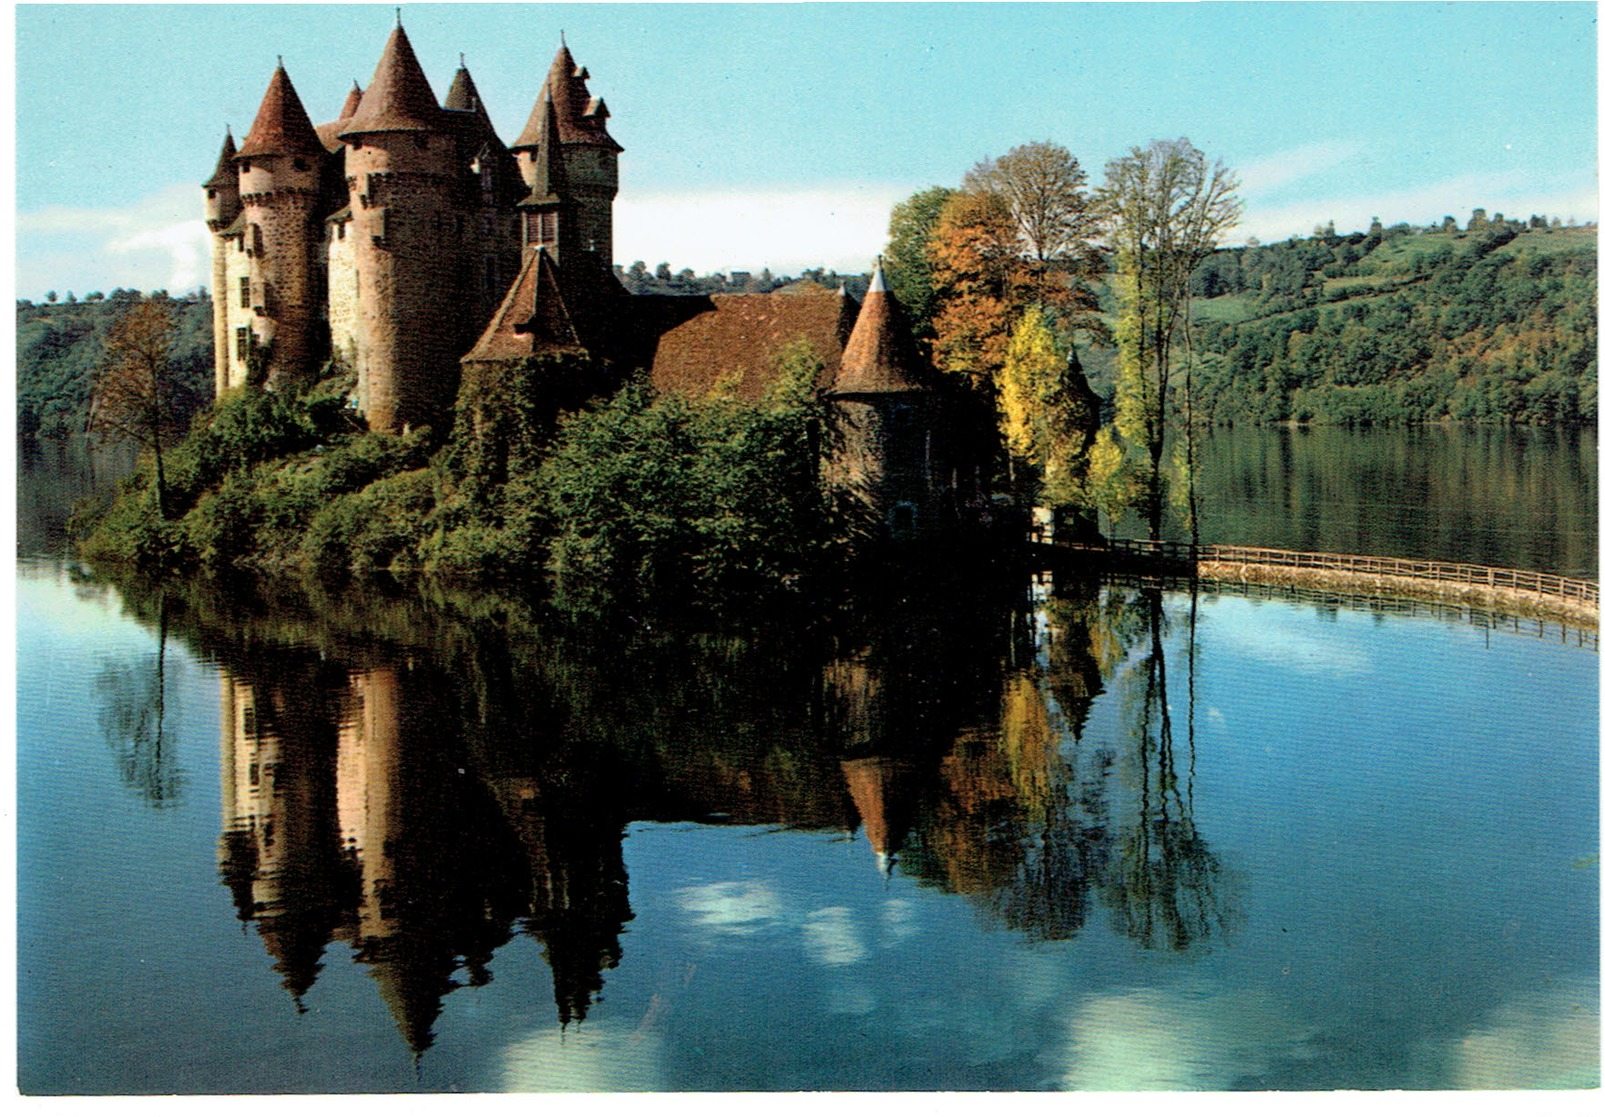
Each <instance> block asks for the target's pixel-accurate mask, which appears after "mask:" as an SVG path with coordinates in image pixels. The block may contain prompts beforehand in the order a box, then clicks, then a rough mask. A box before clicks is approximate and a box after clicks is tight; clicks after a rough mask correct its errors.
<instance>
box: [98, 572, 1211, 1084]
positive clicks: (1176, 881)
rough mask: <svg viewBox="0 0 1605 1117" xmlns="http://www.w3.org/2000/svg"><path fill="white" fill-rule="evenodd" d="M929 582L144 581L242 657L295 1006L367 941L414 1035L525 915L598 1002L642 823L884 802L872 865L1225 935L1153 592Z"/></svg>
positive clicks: (485, 971) (150, 593)
mask: <svg viewBox="0 0 1605 1117" xmlns="http://www.w3.org/2000/svg"><path fill="white" fill-rule="evenodd" d="M911 581H912V580H911ZM908 584H911V583H904V584H901V585H898V586H895V587H886V586H882V587H872V588H870V592H866V594H865V596H864V598H863V599H862V600H860V601H859V602H858V603H856V604H855V606H854V608H853V609H852V610H851V611H849V612H846V613H844V614H843V616H842V617H841V618H837V619H833V620H830V621H828V622H826V623H820V624H816V625H813V626H811V627H807V628H804V629H802V630H800V631H801V634H800V635H799V629H798V628H797V627H795V626H794V625H792V624H789V623H785V619H781V620H780V621H779V622H775V623H771V622H770V621H767V620H764V619H760V620H756V621H748V622H745V623H741V624H730V625H727V626H726V627H725V628H724V629H722V630H720V631H719V632H717V633H709V632H708V631H706V630H705V629H704V630H690V629H686V628H683V627H676V626H675V625H672V624H663V625H659V624H639V623H628V624H623V625H621V626H618V627H616V628H610V627H609V626H608V625H607V624H605V623H601V622H592V623H587V624H585V625H577V624H573V623H569V622H566V621H564V620H563V619H561V618H557V617H554V616H549V615H544V614H542V613H540V612H539V611H538V610H537V609H535V608H534V607H532V606H529V605H527V604H523V603H520V602H517V601H512V600H502V599H497V598H493V597H490V596H487V595H485V594H483V593H481V594H475V595H471V596H455V595H453V594H451V593H449V592H447V591H440V592H439V593H438V594H437V595H436V597H435V599H434V600H432V601H431V602H430V603H429V604H428V605H426V604H425V603H424V600H423V598H421V597H420V596H418V595H409V596H405V597H394V598H390V599H380V600H376V599H374V598H373V597H372V596H370V595H364V594H361V593H358V592H357V591H356V590H354V589H348V590H346V591H345V592H343V593H341V594H339V595H338V596H331V595H328V594H325V593H323V592H322V591H318V590H316V589H312V590H309V591H307V592H305V593H301V592H294V593H292V592H290V591H287V590H284V589H283V588H282V587H280V588H277V589H273V590H271V591H269V590H258V591H253V592H251V593H245V594H240V593H234V592H229V593H225V592H223V591H221V590H219V589H218V588H216V587H208V586H205V585H203V584H194V585H190V586H187V587H182V588H174V587H169V588H168V589H167V590H165V591H163V590H159V589H145V588H141V587H139V586H128V587H124V595H125V599H126V600H127V601H128V602H129V603H130V608H131V609H132V610H133V611H134V612H135V613H136V614H138V615H141V616H143V617H144V618H145V619H146V620H147V621H148V622H150V623H153V624H156V625H158V626H161V627H162V628H163V631H164V633H165V629H166V627H167V626H168V625H169V624H170V625H171V627H172V628H173V629H174V631H175V632H177V633H178V634H179V635H180V636H181V637H182V638H183V639H184V640H185V641H186V642H187V643H188V644H189V645H190V646H191V648H192V650H194V651H195V652H196V653H197V654H198V655H199V656H201V657H202V658H204V659H206V660H209V661H211V662H213V663H216V664H217V665H218V674H219V678H220V686H221V705H222V710H223V717H222V726H223V729H222V740H221V742H220V745H221V750H222V757H223V765H222V767H223V773H224V777H223V784H224V786H223V793H224V794H223V798H224V825H223V834H222V837H221V840H220V844H219V868H220V873H221V877H222V880H223V882H224V883H225V884H226V885H227V886H228V888H229V889H230V891H231V892H232V893H233V896H234V900H235V905H236V909H237V911H238V914H239V917H240V919H241V920H242V921H245V922H246V923H249V924H254V925H255V927H256V929H257V931H258V933H259V935H260V936H261V938H262V941H263V943H264V945H265V946H266V947H267V949H268V951H269V952H270V954H271V955H272V956H273V958H274V960H275V968H276V969H277V970H278V972H279V973H280V975H281V978H282V981H283V985H284V987H285V989H286V990H287V991H288V992H289V993H290V994H291V997H292V998H293V1000H294V1001H295V1003H296V1004H297V1005H300V1004H301V1003H302V1002H303V999H304V997H305V996H306V994H307V992H308V990H309V989H310V988H311V987H312V985H313V983H314V982H315V981H316V978H317V975H318V973H319V972H320V970H321V968H322V966H323V956H324V953H325V951H326V949H327V948H328V946H329V945H330V944H331V943H334V942H337V941H339V942H345V943H348V944H349V945H350V947H351V949H352V954H353V957H354V958H355V960H356V961H358V962H360V963H362V964H363V965H365V966H366V967H367V968H368V970H369V972H370V974H371V975H372V976H373V978H374V979H375V981H376V983H377V984H378V986H379V989H380V992H381V995H382V997H383V999H384V1001H385V1003H386V1004H387V1006H388V1007H389V1009H390V1011H391V1013H392V1015H393V1017H394V1018H395V1021H396V1024H397V1028H398V1030H399V1031H400V1032H401V1034H402V1036H403V1037H404V1038H405V1040H406V1042H407V1043H408V1044H409V1045H410V1046H411V1048H412V1049H413V1051H414V1052H420V1053H421V1052H422V1051H423V1050H425V1049H426V1048H427V1047H428V1046H429V1045H430V1043H431V1042H432V1040H433V1030H432V1029H433V1026H434V1023H435V1021H436V1020H437V1019H438V1016H439V1013H440V1010H441V1005H442V1001H443V998H444V997H446V996H447V995H448V994H449V993H450V992H451V991H452V990H453V989H455V988H459V987H462V986H464V985H469V986H472V985H481V984H484V983H486V982H488V981H490V980H491V976H492V974H491V964H492V961H493V958H494V955H495V953H496V951H497V950H499V949H500V948H501V947H502V946H504V945H505V944H506V943H508V942H509V941H510V940H511V939H512V937H513V936H514V935H528V936H532V937H534V938H536V939H538V940H539V941H540V942H541V944H542V946H543V949H544V953H545V957H546V959H547V962H548V963H549V966H550V969H551V973H552V983H553V998H554V1001H555V1003H556V1010H557V1018H558V1020H559V1021H560V1022H561V1023H562V1024H564V1025H567V1024H569V1023H571V1022H579V1021H582V1020H584V1019H585V1017H586V1015H587V1013H588V1012H589V1011H590V1009H591V1006H592V1005H593V1004H594V1003H595V1001H596V1000H597V998H598V996H599V994H600V992H601V990H602V987H603V981H604V978H603V975H604V974H605V972H606V971H607V970H609V969H611V968H613V967H614V966H616V965H617V964H618V963H619V961H620V959H621V956H622V952H621V946H620V935H621V933H622V930H623V927H624V925H625V923H627V922H628V921H629V920H630V919H632V918H633V914H632V912H631V909H630V902H629V886H628V881H627V879H626V873H625V861H624V848H623V842H624V834H625V828H626V826H627V825H628V824H630V823H631V822H634V821H644V820H650V821H679V820H689V821H694V822H699V823H704V824H710V825H720V824H726V825H729V824H734V825H765V826H775V825H778V826H783V827H787V828H791V829H797V830H811V831H822V832H834V833H842V832H847V833H860V832H861V833H862V836H863V838H864V839H865V840H866V841H867V843H868V845H869V847H870V849H871V851H872V852H873V854H874V860H875V863H876V865H877V867H878V868H879V870H880V871H881V872H883V873H886V874H893V873H897V874H900V875H903V876H906V877H908V878H910V879H912V880H914V881H916V882H918V883H920V884H922V885H926V886H930V887H935V888H937V889H940V890H943V891H946V892H949V893H952V894H956V895H958V896H962V897H963V898H964V899H965V900H966V901H967V902H968V903H970V904H972V905H973V906H974V907H975V908H976V909H977V910H978V911H979V912H980V913H982V914H983V916H984V918H986V919H988V920H990V921H996V922H998V923H1001V924H1002V925H1003V926H1005V927H1008V928H1010V929H1013V930H1014V931H1016V932H1017V933H1019V934H1021V935H1023V936H1025V937H1027V938H1029V939H1033V940H1067V939H1070V938H1073V937H1074V936H1076V935H1077V934H1078V933H1080V932H1081V931H1082V930H1083V928H1085V927H1086V925H1087V923H1088V921H1089V919H1090V918H1092V916H1093V914H1094V913H1095V911H1096V910H1097V909H1098V907H1099V904H1100V902H1101V904H1102V906H1103V907H1104V908H1106V909H1107V911H1108V913H1109V918H1110V920H1111V923H1112V925H1113V926H1114V927H1115V928H1116V929H1117V930H1119V931H1120V932H1121V933H1123V934H1126V935H1129V936H1131V937H1132V938H1133V939H1135V940H1136V941H1138V942H1140V943H1142V944H1143V945H1144V946H1147V947H1154V948H1164V949H1173V950H1185V949H1187V948H1188V947H1190V946H1192V945H1193V944H1195V943H1197V942H1199V941H1201V940H1203V939H1205V938H1207V937H1208V936H1209V935H1211V934H1213V933H1215V932H1216V931H1218V930H1219V929H1220V928H1221V926H1222V923H1223V922H1224V920H1223V916H1222V911H1221V907H1222V905H1221V903H1220V901H1219V899H1218V897H1217V891H1218V889H1217V887H1216V883H1215V881H1216V877H1217V875H1218V873H1219V866H1218V865H1217V863H1216V861H1215V859H1214V857H1213V856H1212V855H1211V854H1210V852H1209V850H1208V848H1207V846H1206V844H1205V843H1204V841H1203V839H1202V838H1201V836H1200V835H1199V834H1198V833H1197V830H1196V827H1195V826H1194V823H1193V814H1192V802H1191V788H1190V779H1186V780H1184V779H1183V778H1181V774H1180V773H1179V772H1178V763H1179V761H1178V755H1177V748H1176V746H1175V737H1176V731H1175V727H1174V726H1173V724H1172V716H1171V713H1170V709H1169V706H1170V703H1169V697H1170V696H1169V694H1168V689H1167V688H1168V680H1167V676H1166V652H1165V643H1164V639H1165V637H1166V635H1167V618H1166V616H1165V612H1164V606H1163V596H1162V594H1161V592H1160V591H1159V589H1157V588H1154V587H1140V588H1137V589H1129V588H1119V587H1111V586H1105V585H1100V584H1098V583H1096V582H1068V583H1064V584H1061V585H1058V586H1057V587H1053V588H1052V589H1051V591H1050V588H1049V587H1048V585H1047V583H1046V582H1043V581H1038V582H1035V583H1033V584H1032V585H1031V586H1030V587H1027V586H1026V584H1025V583H1024V581H1022V580H1019V579H1014V578H1004V577H999V578H994V579H991V580H988V581H982V582H976V583H972V584H969V585H967V586H965V587H964V588H963V589H962V590H960V591H958V592H955V591H954V590H953V589H952V588H951V587H947V588H944V587H940V586H937V587H934V588H932V589H931V591H930V592H926V593H912V592H909V590H908V589H907V585H908ZM913 584H917V583H913ZM1194 607H1196V602H1194ZM1192 624H1193V622H1192V614H1191V612H1190V613H1189V618H1188V655H1187V674H1188V687H1189V702H1188V708H1189V724H1188V726H1187V729H1186V736H1185V739H1186V741H1187V746H1186V750H1187V753H1188V756H1187V757H1186V763H1187V764H1188V765H1190V764H1191V759H1192V758H1191V748H1192V746H1191V739H1192V738H1191V725H1190V720H1191V719H1190V705H1191V704H1190V694H1191V677H1192V673H1193V666H1194V663H1193V650H1192V640H1191V636H1192ZM159 662H160V661H159V660H158V663H159ZM1108 687H1113V688H1114V689H1115V690H1116V691H1117V692H1118V697H1119V698H1120V699H1121V700H1122V701H1121V702H1120V703H1119V704H1118V709H1116V708H1115V707H1111V706H1109V704H1108V702H1107V701H1106V702H1105V703H1104V704H1102V705H1100V704H1099V702H1098V700H1099V698H1100V696H1103V695H1104V692H1105V690H1106V688H1108ZM108 693H111V691H108ZM1115 697H1116V696H1115V695H1111V696H1110V699H1114V698H1115ZM118 701H121V700H120V699H116V695H115V694H113V696H112V700H108V705H107V709H108V710H109V711H111V712H109V713H107V714H106V717H107V718H108V719H110V720H111V721H116V722H118V723H119V724H121V721H124V720H127V715H125V714H124V713H121V712H119V711H121V710H122V709H123V706H119V705H117V702H118ZM124 705H126V703H124ZM1095 707H1096V708H1097V709H1103V710H1105V713H1104V714H1101V715H1100V714H1097V713H1096V712H1095ZM158 710H159V706H158ZM1110 710H1115V712H1116V713H1117V714H1118V716H1116V717H1111V716H1109V711H1110ZM136 720H137V719H136ZM159 721H160V719H159V717H158V724H159ZM157 736H158V738H159V737H160V733H158V735H157ZM136 737H137V735H136ZM1089 737H1091V738H1094V739H1088V738H1089ZM140 739H143V738H140ZM1128 771H1129V772H1135V773H1136V776H1135V778H1133V779H1130V780H1127V779H1124V778H1117V776H1121V775H1122V774H1124V773H1126V772H1128ZM152 801H153V802H155V801H157V797H155V796H153V797H152Z"/></svg>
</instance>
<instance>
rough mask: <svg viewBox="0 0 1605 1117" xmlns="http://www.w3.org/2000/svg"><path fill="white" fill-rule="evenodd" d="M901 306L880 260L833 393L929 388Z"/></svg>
mask: <svg viewBox="0 0 1605 1117" xmlns="http://www.w3.org/2000/svg"><path fill="white" fill-rule="evenodd" d="M929 390H930V388H929V384H928V383H927V377H926V376H925V375H924V372H923V363H922V362H921V361H920V358H919V354H918V353H917V352H915V349H914V344H913V339H912V337H911V336H910V334H909V331H908V325H907V322H906V321H905V320H904V318H903V313H902V309H901V308H900V307H899V306H898V305H897V300H896V299H895V298H894V297H893V296H892V293H891V291H890V290H889V289H888V288H887V286H886V276H885V274H884V273H883V272H882V271H881V267H880V263H879V262H878V261H877V262H876V264H875V276H874V278H873V279H871V280H870V284H869V292H868V293H867V294H866V295H865V296H864V308H863V309H862V310H861V311H859V312H858V321H857V322H855V323H854V324H853V335H852V337H851V338H849V339H848V341H847V348H846V349H845V350H844V351H843V352H842V360H841V371H840V372H839V373H837V374H836V382H835V383H834V384H833V385H832V386H831V392H832V394H834V395H857V394H880V393H885V392H922V391H929Z"/></svg>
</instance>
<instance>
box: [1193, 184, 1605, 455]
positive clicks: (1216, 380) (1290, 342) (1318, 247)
mask: <svg viewBox="0 0 1605 1117" xmlns="http://www.w3.org/2000/svg"><path fill="white" fill-rule="evenodd" d="M1597 233H1598V230H1597V228H1596V227H1595V226H1584V227H1570V228H1558V227H1552V226H1550V225H1549V224H1548V223H1547V222H1546V221H1545V220H1544V219H1543V218H1538V217H1535V218H1533V219H1532V220H1531V221H1525V222H1524V221H1506V220H1505V219H1504V218H1503V217H1502V216H1501V215H1495V217H1493V218H1491V219H1490V218H1488V217H1486V216H1485V215H1484V213H1483V211H1481V210H1478V211H1476V212H1475V213H1474V214H1473V216H1472V219H1471V222H1470V224H1469V225H1468V226H1467V227H1466V228H1465V229H1460V228H1459V227H1457V225H1456V224H1455V223H1454V221H1453V220H1452V219H1448V218H1446V219H1445V221H1444V223H1443V224H1441V225H1438V226H1433V227H1430V228H1428V229H1420V228H1412V227H1411V226H1407V225H1396V226H1393V227H1392V228H1383V227H1382V225H1381V223H1380V222H1375V221H1374V222H1373V223H1372V225H1371V228H1370V230H1369V231H1368V232H1365V233H1353V234H1350V235H1347V236H1339V235H1337V234H1335V233H1334V232H1332V231H1331V229H1330V227H1328V228H1327V229H1326V230H1324V231H1321V232H1318V233H1317V235H1314V236H1311V237H1308V238H1300V237H1295V238H1293V239H1291V240H1288V241H1285V242H1282V243H1278V244H1274V245H1259V244H1254V243H1252V242H1251V243H1250V244H1249V245H1248V246H1247V247H1243V248H1233V249H1228V250H1225V251H1221V252H1217V253H1215V254H1214V255H1213V256H1211V257H1209V258H1208V259H1206V260H1205V261H1204V263H1203V264H1202V265H1201V266H1200V267H1199V268H1198V269H1197V271H1196V272H1195V273H1194V274H1193V277H1192V293H1193V296H1194V298H1195V300H1197V301H1195V303H1194V306H1195V308H1196V310H1197V314H1198V318H1199V319H1200V323H1199V325H1198V327H1197V328H1196V330H1195V344H1196V348H1197V350H1198V352H1199V353H1200V354H1201V357H1200V360H1199V362H1198V365H1197V368H1196V373H1195V375H1196V378H1197V381H1196V384H1197V407H1198V409H1199V413H1200V415H1201V416H1202V417H1204V418H1206V419H1207V420H1209V421H1211V422H1215V423H1275V422H1284V421H1289V420H1291V421H1295V422H1313V423H1396V422H1405V423H1421V422H1434V421H1438V420H1443V419H1452V420H1461V421H1466V422H1477V423H1534V424H1556V423H1592V422H1594V421H1596V419H1597V407H1598V376H1599V368H1598V353H1597V346H1598V316H1599V308H1598V293H1597V288H1596V284H1597V270H1598V269H1597V262H1596V245H1597V240H1598V236H1597Z"/></svg>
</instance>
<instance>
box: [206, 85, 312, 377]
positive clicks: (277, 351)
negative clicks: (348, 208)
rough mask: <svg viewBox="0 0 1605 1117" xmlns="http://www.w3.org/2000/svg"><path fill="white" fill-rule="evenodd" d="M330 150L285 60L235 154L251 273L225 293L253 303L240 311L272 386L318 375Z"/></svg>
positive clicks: (241, 300) (242, 307) (231, 297)
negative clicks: (323, 205)
mask: <svg viewBox="0 0 1605 1117" xmlns="http://www.w3.org/2000/svg"><path fill="white" fill-rule="evenodd" d="M326 155H327V151H326V149H325V148H324V146H323V144H322V143H321V142H320V141H319V140H318V134H317V132H316V131H315V130H314V129H313V127H312V121H311V120H310V119H309V118H308V117H307V113H306V109H305V108H303V107H302V105H301V99H300V98H299V97H297V96H296V92H295V87H294V86H293V85H291V84H290V78H289V75H288V74H286V73H285V72H284V65H283V63H280V65H279V67H278V69H276V70H275V71H274V72H273V79H272V81H270V82H269V83H268V90H267V94H266V95H265V96H264V97H263V98H262V107H261V108H260V109H259V110H257V114H256V122H255V123H254V124H252V125H251V131H250V134H249V135H247V136H246V137H245V142H244V143H243V144H241V145H240V150H239V151H238V152H237V153H236V154H235V156H234V163H235V166H236V167H237V168H238V170H239V197H240V201H241V203H242V206H243V212H244V218H245V224H244V227H243V229H242V234H243V236H244V245H245V253H246V256H247V258H248V260H249V276H248V288H247V289H244V290H242V291H239V292H232V291H231V292H227V293H226V295H227V297H229V298H230V299H235V300H237V301H236V302H235V303H234V305H239V304H240V303H243V302H248V303H249V304H250V305H249V307H248V308H247V307H244V306H240V310H241V311H242V312H243V311H247V310H248V311H249V313H250V314H251V316H252V317H253V319H254V321H253V322H252V329H251V333H252V343H253V344H254V345H255V346H259V347H260V349H259V350H258V351H259V352H260V353H261V358H260V359H261V362H262V366H263V368H262V371H263V372H264V373H265V378H266V381H267V383H268V384H270V385H289V384H305V383H308V382H310V381H311V379H312V378H313V377H314V376H315V375H316V373H317V367H318V359H319V356H320V354H319V353H318V352H317V351H316V344H315V338H316V336H317V332H318V331H317V322H318V308H319V303H320V300H321V298H322V285H321V283H320V282H319V275H318V266H317V247H318V241H319V240H320V239H321V237H322V233H323V230H322V227H321V224H320V222H319V221H318V219H317V211H318V199H319V187H320V181H321V176H322V171H323V162H324V159H325V157H326Z"/></svg>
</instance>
